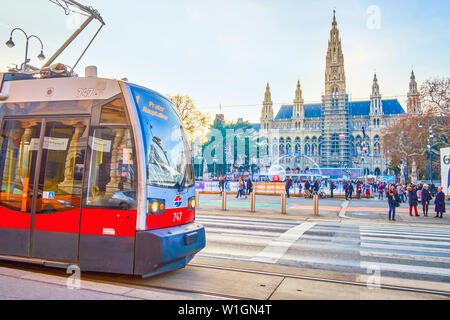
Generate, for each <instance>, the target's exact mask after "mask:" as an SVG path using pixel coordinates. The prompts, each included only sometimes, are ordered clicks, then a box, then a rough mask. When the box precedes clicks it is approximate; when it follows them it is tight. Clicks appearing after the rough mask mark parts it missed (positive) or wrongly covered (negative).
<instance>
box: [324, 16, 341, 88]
mask: <svg viewBox="0 0 450 320" xmlns="http://www.w3.org/2000/svg"><path fill="white" fill-rule="evenodd" d="M332 26H333V27H332V28H331V30H330V39H329V40H328V50H327V56H326V69H325V94H326V95H330V94H332V92H336V90H337V91H338V92H339V94H345V71H344V54H343V53H342V44H341V39H340V37H339V29H338V28H337V21H336V10H333V23H332Z"/></svg>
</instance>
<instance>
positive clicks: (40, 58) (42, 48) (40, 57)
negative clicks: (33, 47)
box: [6, 28, 45, 71]
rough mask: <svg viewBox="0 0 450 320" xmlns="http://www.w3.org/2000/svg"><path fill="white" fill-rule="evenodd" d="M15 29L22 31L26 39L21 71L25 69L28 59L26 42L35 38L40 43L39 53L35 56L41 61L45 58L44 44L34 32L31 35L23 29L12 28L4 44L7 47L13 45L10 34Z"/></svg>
mask: <svg viewBox="0 0 450 320" xmlns="http://www.w3.org/2000/svg"><path fill="white" fill-rule="evenodd" d="M16 30H19V31H22V32H23V34H24V35H25V37H26V39H27V41H26V44H25V61H24V63H23V65H22V71H27V63H28V62H29V59H28V42H29V40H30V39H31V38H36V39H37V40H39V42H40V43H41V53H40V54H39V55H38V56H37V57H38V59H39V60H41V61H42V60H44V59H45V56H44V45H43V44H42V41H41V39H39V37H37V36H35V35H34V34H32V35H31V36H28V35H27V33H26V32H25V31H23V30H22V29H20V28H14V29H12V30H11V34H10V36H9V40H8V41H6V46H7V47H8V48H12V47H14V46H15V43H14V42H13V40H12V35H13V33H14V31H16Z"/></svg>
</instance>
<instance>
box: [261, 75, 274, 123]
mask: <svg viewBox="0 0 450 320" xmlns="http://www.w3.org/2000/svg"><path fill="white" fill-rule="evenodd" d="M272 106H273V103H272V95H271V93H270V86H269V83H268V82H267V86H266V92H265V93H264V101H263V108H262V112H261V123H262V124H263V129H269V128H270V123H268V122H271V121H272V120H273V108H272Z"/></svg>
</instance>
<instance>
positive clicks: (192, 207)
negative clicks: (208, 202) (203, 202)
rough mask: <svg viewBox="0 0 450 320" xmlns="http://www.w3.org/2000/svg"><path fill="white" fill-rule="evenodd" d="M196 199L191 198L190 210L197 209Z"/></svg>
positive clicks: (189, 201)
mask: <svg viewBox="0 0 450 320" xmlns="http://www.w3.org/2000/svg"><path fill="white" fill-rule="evenodd" d="M195 204H196V202H195V197H191V198H189V200H188V210H194V209H195Z"/></svg>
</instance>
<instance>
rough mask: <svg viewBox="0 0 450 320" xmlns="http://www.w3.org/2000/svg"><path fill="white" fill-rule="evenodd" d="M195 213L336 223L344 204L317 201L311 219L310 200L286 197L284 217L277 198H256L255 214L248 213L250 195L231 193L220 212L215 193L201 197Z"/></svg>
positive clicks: (311, 204) (219, 202)
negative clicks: (315, 209)
mask: <svg viewBox="0 0 450 320" xmlns="http://www.w3.org/2000/svg"><path fill="white" fill-rule="evenodd" d="M199 198H200V199H199V200H200V201H199V206H200V207H199V208H198V209H196V212H197V213H199V214H214V215H225V216H244V217H257V218H270V219H286V220H308V221H315V220H321V221H333V222H339V221H340V220H341V218H340V217H339V212H340V211H341V205H342V203H343V202H344V201H342V200H341V199H321V200H319V214H318V215H317V216H314V213H313V199H304V198H298V197H291V198H286V214H282V213H281V197H280V196H266V195H264V196H263V195H257V196H256V198H255V202H256V204H255V211H256V212H250V196H248V197H247V199H245V198H239V199H236V197H235V195H234V194H228V195H227V210H226V211H223V210H222V198H221V196H220V195H219V194H201V195H200V197H199Z"/></svg>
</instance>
